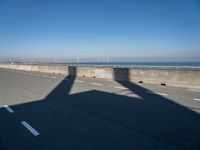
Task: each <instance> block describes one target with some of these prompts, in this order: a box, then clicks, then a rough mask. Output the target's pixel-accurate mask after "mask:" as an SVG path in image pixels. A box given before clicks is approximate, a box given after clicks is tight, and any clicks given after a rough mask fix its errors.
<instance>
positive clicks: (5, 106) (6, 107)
mask: <svg viewBox="0 0 200 150" xmlns="http://www.w3.org/2000/svg"><path fill="white" fill-rule="evenodd" d="M3 107H4V108H5V109H7V111H8V112H9V113H14V110H12V109H11V108H10V107H9V106H8V105H4V106H3Z"/></svg>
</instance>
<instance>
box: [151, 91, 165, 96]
mask: <svg viewBox="0 0 200 150" xmlns="http://www.w3.org/2000/svg"><path fill="white" fill-rule="evenodd" d="M147 93H150V94H157V95H162V96H167V94H165V93H155V92H150V91H147Z"/></svg>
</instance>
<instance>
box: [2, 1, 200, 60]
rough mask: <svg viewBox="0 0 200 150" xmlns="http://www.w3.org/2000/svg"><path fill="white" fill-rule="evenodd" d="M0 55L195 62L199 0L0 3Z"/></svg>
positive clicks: (199, 47) (198, 54)
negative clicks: (117, 57) (115, 57)
mask: <svg viewBox="0 0 200 150" xmlns="http://www.w3.org/2000/svg"><path fill="white" fill-rule="evenodd" d="M0 56H23V57H26V56H29V57H30V56H34V57H65V56H66V57H70V56H80V57H82V56H121V57H127V56H129V57H183V58H186V59H191V60H192V59H200V1H199V0H130V1H128V0H69V1H68V0H63V1H60V0H46V1H44V0H0Z"/></svg>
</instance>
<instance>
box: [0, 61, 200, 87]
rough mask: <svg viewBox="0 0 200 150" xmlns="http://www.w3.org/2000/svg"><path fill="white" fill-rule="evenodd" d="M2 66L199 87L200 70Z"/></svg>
mask: <svg viewBox="0 0 200 150" xmlns="http://www.w3.org/2000/svg"><path fill="white" fill-rule="evenodd" d="M0 68H7V69H16V70H24V71H36V72H43V73H56V74H64V75H69V74H70V75H77V76H84V77H95V78H105V79H113V80H126V81H131V82H135V83H138V82H143V83H148V84H157V85H161V84H166V85H167V86H176V87H186V88H199V89H200V70H184V69H147V68H137V69H129V68H103V67H66V66H39V65H20V64H0Z"/></svg>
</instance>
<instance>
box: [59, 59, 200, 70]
mask: <svg viewBox="0 0 200 150" xmlns="http://www.w3.org/2000/svg"><path fill="white" fill-rule="evenodd" d="M60 65H66V66H69V65H70V66H98V67H119V68H127V67H128V68H176V69H179V68H185V69H200V61H199V62H82V63H63V64H60Z"/></svg>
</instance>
